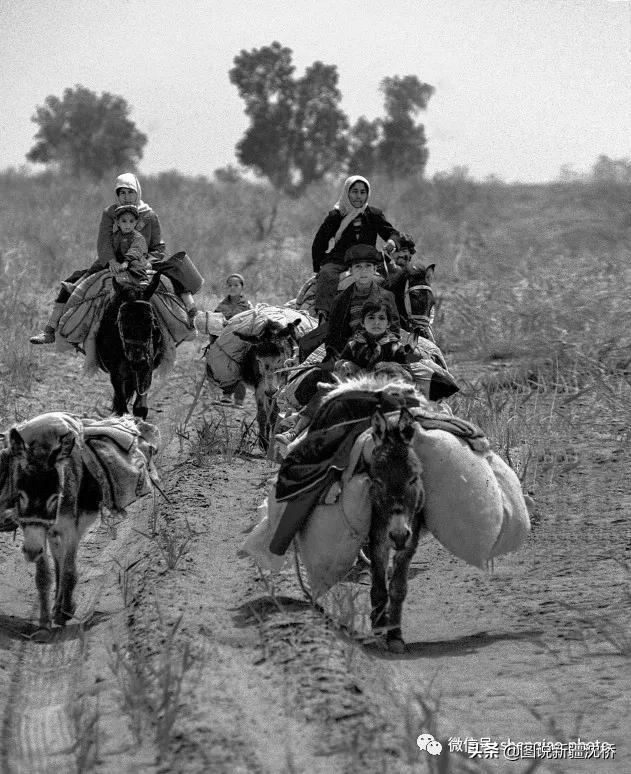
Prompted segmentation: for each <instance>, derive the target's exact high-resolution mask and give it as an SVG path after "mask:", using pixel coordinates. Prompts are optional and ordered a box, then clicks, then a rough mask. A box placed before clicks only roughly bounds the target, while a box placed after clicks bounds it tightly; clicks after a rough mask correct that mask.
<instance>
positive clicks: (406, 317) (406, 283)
mask: <svg viewBox="0 0 631 774" xmlns="http://www.w3.org/2000/svg"><path fill="white" fill-rule="evenodd" d="M434 268H435V264H433V263H432V264H430V265H429V266H421V265H420V264H412V265H411V266H407V267H406V268H404V269H402V270H401V271H398V272H395V273H394V274H392V275H390V276H389V277H388V278H387V279H386V281H385V282H384V284H383V287H384V288H385V289H386V290H389V291H390V292H391V293H393V294H394V298H395V301H396V304H397V311H398V313H399V318H400V320H401V327H402V328H404V329H405V330H407V331H409V332H410V333H411V334H416V336H417V337H418V336H419V335H420V336H422V337H423V338H426V339H429V340H430V341H431V342H433V343H434V344H435V343H436V339H435V338H434V332H433V330H432V324H431V323H432V317H433V314H432V311H433V309H434V306H435V304H436V300H435V298H434V292H433V290H432V287H431V283H432V280H433V279H434Z"/></svg>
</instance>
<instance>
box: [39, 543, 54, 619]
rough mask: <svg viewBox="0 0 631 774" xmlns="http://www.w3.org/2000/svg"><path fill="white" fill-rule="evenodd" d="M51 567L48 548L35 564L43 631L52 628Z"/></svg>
mask: <svg viewBox="0 0 631 774" xmlns="http://www.w3.org/2000/svg"><path fill="white" fill-rule="evenodd" d="M51 580H52V578H51V575H50V565H49V564H48V557H47V556H46V548H44V552H43V553H42V554H41V556H39V557H38V559H37V562H36V564H35V585H36V586H37V593H38V595H39V625H40V626H41V627H42V628H43V629H48V628H49V626H50V601H49V598H48V597H49V591H50V583H51Z"/></svg>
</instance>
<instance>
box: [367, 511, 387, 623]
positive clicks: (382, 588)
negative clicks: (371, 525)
mask: <svg viewBox="0 0 631 774" xmlns="http://www.w3.org/2000/svg"><path fill="white" fill-rule="evenodd" d="M373 518H374V517H373ZM368 551H369V556H370V572H371V575H372V586H371V589H370V603H371V613H370V621H371V624H372V628H373V631H376V630H378V629H381V630H382V631H383V629H384V628H385V627H387V626H388V588H387V585H386V573H387V572H388V552H389V546H388V540H387V536H386V534H385V531H384V530H382V529H371V531H370V538H369V543H368Z"/></svg>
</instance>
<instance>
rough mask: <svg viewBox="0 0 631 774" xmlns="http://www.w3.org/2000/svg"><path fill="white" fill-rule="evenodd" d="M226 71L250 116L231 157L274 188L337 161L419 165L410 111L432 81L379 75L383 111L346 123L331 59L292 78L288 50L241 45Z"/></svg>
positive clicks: (419, 133) (392, 170)
mask: <svg viewBox="0 0 631 774" xmlns="http://www.w3.org/2000/svg"><path fill="white" fill-rule="evenodd" d="M229 75H230V81H231V82H232V83H233V84H234V85H235V86H236V87H237V89H238V91H239V96H240V97H241V98H242V99H243V100H244V102H245V113H246V115H247V116H248V117H249V119H250V126H249V127H248V129H247V130H246V132H245V134H244V136H243V137H242V138H241V140H240V141H239V142H238V144H237V148H236V152H237V158H238V159H239V161H240V162H241V163H242V164H243V165H244V166H247V167H251V168H252V169H254V170H255V171H256V172H257V173H258V174H260V175H262V176H264V177H267V178H268V180H269V181H270V182H271V183H272V185H273V186H274V187H275V188H277V189H278V190H282V191H285V192H286V193H294V194H298V193H300V191H302V190H303V189H304V187H305V186H306V185H308V184H309V183H311V182H313V181H317V180H320V179H321V178H322V177H324V175H326V173H327V172H331V171H338V170H340V169H344V168H347V169H348V170H349V171H352V172H361V173H362V174H372V173H373V172H375V171H381V172H384V173H386V174H388V175H390V176H392V177H396V176H401V175H409V174H413V173H418V172H421V173H422V172H423V170H424V168H425V165H426V163H427V156H428V151H427V142H426V138H425V130H424V127H423V125H422V124H417V123H416V122H415V118H416V115H417V114H418V112H419V111H421V110H425V109H426V107H427V103H428V101H429V99H430V97H431V96H432V94H433V93H434V88H433V87H432V86H430V85H428V84H426V83H422V82H421V81H419V79H418V78H417V77H416V76H415V75H406V76H404V77H399V76H394V77H392V78H384V79H383V81H382V82H381V86H380V89H381V91H382V92H383V94H384V107H385V113H386V116H385V118H383V119H375V120H373V121H370V120H368V119H367V118H365V117H364V116H362V117H361V118H359V119H358V121H357V122H356V123H355V125H354V126H353V127H352V128H351V127H350V126H349V121H348V118H347V116H346V114H345V113H344V112H343V111H342V109H341V107H340V102H341V99H342V95H341V93H340V90H339V89H338V79H339V77H338V73H337V68H336V66H335V65H326V64H323V63H322V62H314V63H313V64H312V65H311V66H310V67H308V68H307V69H306V71H305V74H304V75H303V76H302V77H301V78H297V77H296V76H295V67H294V66H293V64H292V51H291V49H289V48H286V47H283V46H281V44H280V43H278V42H274V43H272V44H271V45H270V46H263V47H262V48H258V49H252V50H251V51H245V50H243V51H241V53H240V54H239V55H238V56H236V57H235V59H234V67H233V68H232V69H231V70H230V73H229Z"/></svg>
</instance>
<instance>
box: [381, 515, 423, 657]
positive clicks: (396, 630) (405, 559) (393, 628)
mask: <svg viewBox="0 0 631 774" xmlns="http://www.w3.org/2000/svg"><path fill="white" fill-rule="evenodd" d="M416 521H417V522H418V521H419V519H418V518H417V519H416ZM419 536H420V525H419V524H416V525H415V526H414V528H413V530H412V535H411V536H410V540H409V541H408V544H407V546H406V547H405V548H404V549H403V550H402V551H397V552H396V553H395V555H394V560H393V568H392V578H391V580H390V587H389V589H388V596H389V597H390V621H389V624H390V625H389V627H388V635H387V640H388V647H389V649H390V650H392V651H394V652H396V653H403V652H404V650H405V644H404V642H403V636H402V634H401V615H402V610H403V603H404V602H405V598H406V596H407V593H408V569H409V567H410V562H411V561H412V557H413V556H414V553H415V551H416V548H417V546H418V541H419Z"/></svg>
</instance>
